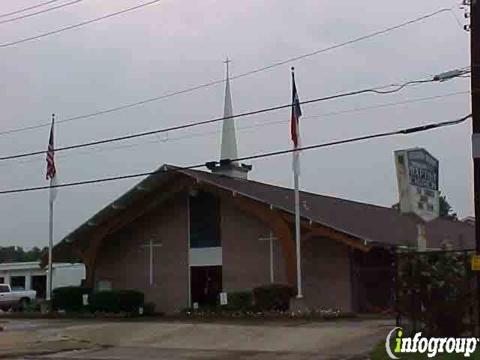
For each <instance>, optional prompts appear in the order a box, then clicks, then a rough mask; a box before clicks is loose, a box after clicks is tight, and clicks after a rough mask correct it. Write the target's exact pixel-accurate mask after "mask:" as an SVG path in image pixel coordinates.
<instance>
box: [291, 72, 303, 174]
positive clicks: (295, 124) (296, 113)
mask: <svg viewBox="0 0 480 360" xmlns="http://www.w3.org/2000/svg"><path fill="white" fill-rule="evenodd" d="M300 116H302V109H301V108H300V100H299V99H298V93H297V86H296V85H295V74H294V72H293V69H292V116H291V120H290V132H291V136H292V141H293V148H294V149H297V148H299V147H300V146H301V145H300V123H299V120H300ZM299 155H300V154H299V152H298V151H295V152H294V153H293V170H294V171H295V172H296V173H297V174H298V173H299V172H300V164H299Z"/></svg>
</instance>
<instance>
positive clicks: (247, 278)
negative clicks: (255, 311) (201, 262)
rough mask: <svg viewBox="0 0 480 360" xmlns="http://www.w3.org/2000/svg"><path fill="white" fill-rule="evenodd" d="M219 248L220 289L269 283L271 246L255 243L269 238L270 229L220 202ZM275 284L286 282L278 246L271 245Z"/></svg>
mask: <svg viewBox="0 0 480 360" xmlns="http://www.w3.org/2000/svg"><path fill="white" fill-rule="evenodd" d="M221 214H222V228H221V229H222V230H221V231H222V246H223V288H224V290H225V291H232V290H244V289H251V288H253V287H255V286H259V285H265V284H269V283H270V245H269V242H268V241H260V240H258V239H259V238H260V237H268V236H269V231H270V230H269V228H268V227H267V226H266V225H264V224H263V223H262V222H260V220H257V219H256V218H255V217H252V216H251V215H249V214H247V213H245V212H243V211H241V210H239V209H238V208H236V207H235V206H234V205H233V204H232V203H231V202H229V201H223V202H222V205H221ZM273 250H274V251H273V254H274V261H273V263H274V276H275V282H276V283H286V282H287V279H286V271H285V262H284V259H283V254H282V249H281V245H280V243H279V242H278V241H275V242H274V244H273Z"/></svg>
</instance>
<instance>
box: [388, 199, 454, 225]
mask: <svg viewBox="0 0 480 360" xmlns="http://www.w3.org/2000/svg"><path fill="white" fill-rule="evenodd" d="M439 201H440V209H439V216H440V217H441V218H443V219H449V220H458V216H457V213H456V212H454V211H453V208H452V206H451V205H450V204H449V202H448V201H447V196H446V195H442V194H440V197H439ZM392 209H395V210H397V211H400V203H398V202H397V203H395V204H393V205H392Z"/></svg>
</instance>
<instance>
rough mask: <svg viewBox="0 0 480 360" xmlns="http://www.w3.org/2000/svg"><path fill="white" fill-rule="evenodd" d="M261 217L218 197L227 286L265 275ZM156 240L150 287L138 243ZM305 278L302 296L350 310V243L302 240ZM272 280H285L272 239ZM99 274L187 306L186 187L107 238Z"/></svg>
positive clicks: (163, 307)
mask: <svg viewBox="0 0 480 360" xmlns="http://www.w3.org/2000/svg"><path fill="white" fill-rule="evenodd" d="M269 231H270V230H269V228H268V227H267V226H266V225H264V224H263V223H262V222H261V221H260V220H258V219H256V218H255V217H252V216H251V215H249V214H247V213H245V212H243V211H242V210H240V209H238V208H236V207H235V206H234V205H233V204H232V202H231V201H222V203H221V236H222V247H223V270H222V271H223V274H222V276H223V289H224V291H234V290H244V289H251V288H253V287H255V286H259V285H264V284H268V283H269V282H270V264H269V261H270V259H269V254H270V249H269V242H268V241H259V240H258V239H259V238H260V237H266V236H268V235H269ZM150 239H153V240H154V242H155V243H162V247H161V248H155V249H154V286H153V287H151V286H150V284H149V250H148V249H147V248H143V247H142V245H144V244H146V243H148V241H149V240H150ZM302 254H303V259H302V260H303V282H304V294H305V301H306V302H307V304H308V305H309V306H311V307H315V308H319V307H330V308H339V309H341V310H344V311H350V310H351V285H350V260H349V249H348V247H346V246H345V245H343V244H340V243H338V242H336V241H333V240H328V239H322V238H312V239H310V240H308V241H304V242H303V245H302ZM274 274H275V282H276V283H286V282H287V280H286V271H285V262H284V257H283V254H282V249H281V246H280V243H279V242H278V241H275V242H274ZM95 279H96V281H99V280H104V281H105V280H106V281H110V282H111V284H112V286H113V288H120V289H137V290H140V291H142V292H144V293H145V297H146V301H152V302H154V303H155V304H156V308H157V310H159V311H164V312H167V313H172V312H176V311H178V310H181V309H183V308H185V307H187V306H188V302H189V272H188V211H187V194H186V193H183V194H179V195H178V196H176V197H175V198H174V199H172V200H171V201H169V202H168V203H166V204H163V205H162V206H161V207H160V208H158V209H156V210H153V211H151V212H150V213H149V214H147V215H145V216H142V217H141V218H140V219H138V220H136V221H135V222H134V223H132V224H130V225H129V226H128V227H126V228H124V229H122V230H120V231H119V232H118V233H116V234H113V235H112V236H110V237H108V238H107V239H105V242H104V246H103V247H102V249H101V250H100V254H99V256H98V262H97V269H96V272H95Z"/></svg>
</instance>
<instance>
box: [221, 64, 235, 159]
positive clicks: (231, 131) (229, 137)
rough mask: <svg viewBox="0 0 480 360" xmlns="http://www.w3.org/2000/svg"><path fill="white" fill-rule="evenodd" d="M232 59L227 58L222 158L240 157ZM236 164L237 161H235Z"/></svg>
mask: <svg viewBox="0 0 480 360" xmlns="http://www.w3.org/2000/svg"><path fill="white" fill-rule="evenodd" d="M230 62H231V61H230V60H229V59H228V58H227V60H225V64H226V67H227V75H226V82H225V106H224V109H223V117H224V119H223V128H222V148H221V153H220V160H225V159H236V158H238V149H237V134H236V130H235V119H234V118H232V116H233V106H232V93H231V91H230V66H229V65H230ZM235 164H236V163H235Z"/></svg>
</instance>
